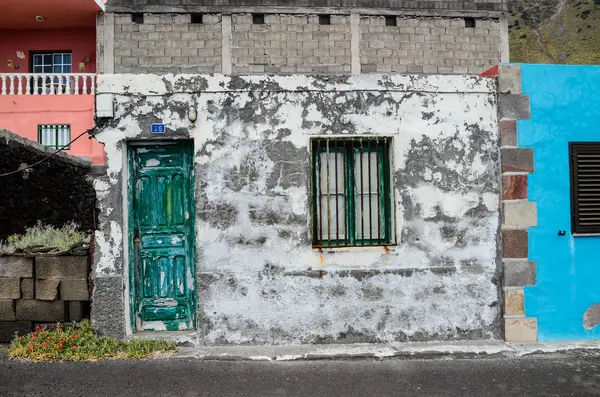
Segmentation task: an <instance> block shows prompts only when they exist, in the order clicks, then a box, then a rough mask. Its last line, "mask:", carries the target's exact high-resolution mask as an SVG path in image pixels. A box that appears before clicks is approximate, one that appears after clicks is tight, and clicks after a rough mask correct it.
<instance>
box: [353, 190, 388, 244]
mask: <svg viewBox="0 0 600 397" xmlns="http://www.w3.org/2000/svg"><path fill="white" fill-rule="evenodd" d="M361 197H362V201H361ZM378 203H379V197H378V196H377V195H376V194H370V195H363V196H357V198H356V215H355V216H356V218H355V223H356V232H355V236H356V238H357V239H359V240H362V239H367V240H378V239H380V238H383V237H384V235H383V223H382V221H381V213H380V212H378V210H377V208H378V207H377V205H378ZM361 208H362V209H361ZM378 229H379V232H378V231H377V230H378ZM363 230H364V236H363Z"/></svg>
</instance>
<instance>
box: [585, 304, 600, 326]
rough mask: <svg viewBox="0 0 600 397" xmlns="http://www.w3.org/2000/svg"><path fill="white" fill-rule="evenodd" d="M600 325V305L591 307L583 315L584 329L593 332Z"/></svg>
mask: <svg viewBox="0 0 600 397" xmlns="http://www.w3.org/2000/svg"><path fill="white" fill-rule="evenodd" d="M598 324H600V303H596V304H594V305H592V306H590V307H589V308H588V309H587V310H586V311H585V313H583V328H585V329H587V330H588V331H591V330H592V329H594V328H595V327H596V326H597V325H598Z"/></svg>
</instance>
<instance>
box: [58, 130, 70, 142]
mask: <svg viewBox="0 0 600 397" xmlns="http://www.w3.org/2000/svg"><path fill="white" fill-rule="evenodd" d="M70 141H71V131H70V127H69V126H68V125H62V126H60V128H59V130H58V147H63V146H66V145H68V144H69V142H70Z"/></svg>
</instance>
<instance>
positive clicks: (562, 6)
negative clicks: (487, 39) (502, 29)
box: [508, 0, 600, 64]
mask: <svg viewBox="0 0 600 397" xmlns="http://www.w3.org/2000/svg"><path fill="white" fill-rule="evenodd" d="M509 10H510V14H509V19H508V24H509V32H510V61H511V62H527V63H566V64H600V0H509Z"/></svg>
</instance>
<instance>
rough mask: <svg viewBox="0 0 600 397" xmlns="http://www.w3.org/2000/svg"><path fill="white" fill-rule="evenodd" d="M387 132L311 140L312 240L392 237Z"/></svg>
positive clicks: (351, 242) (350, 242) (386, 240)
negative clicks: (367, 135)
mask: <svg viewBox="0 0 600 397" xmlns="http://www.w3.org/2000/svg"><path fill="white" fill-rule="evenodd" d="M390 146H391V140H390V139H389V138H356V139H337V138H331V139H330V138H318V139H313V140H312V142H311V161H312V197H313V200H312V211H313V246H315V247H344V246H368V245H386V244H390V243H391V242H392V235H393V232H392V211H391V181H390V179H391V178H390Z"/></svg>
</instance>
